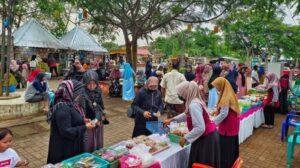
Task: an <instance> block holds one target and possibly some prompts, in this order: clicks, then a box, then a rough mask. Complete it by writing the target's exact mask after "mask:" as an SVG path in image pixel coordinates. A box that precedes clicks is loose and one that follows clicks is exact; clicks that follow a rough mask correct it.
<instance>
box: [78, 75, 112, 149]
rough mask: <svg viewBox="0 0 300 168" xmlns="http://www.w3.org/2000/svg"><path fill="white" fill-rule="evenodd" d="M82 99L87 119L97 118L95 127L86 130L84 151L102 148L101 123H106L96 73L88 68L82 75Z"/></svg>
mask: <svg viewBox="0 0 300 168" xmlns="http://www.w3.org/2000/svg"><path fill="white" fill-rule="evenodd" d="M83 83H84V85H85V89H84V94H83V95H84V99H83V101H81V103H82V107H83V109H84V112H85V116H86V118H87V119H89V120H95V121H96V120H97V123H96V125H97V126H96V128H94V129H91V130H87V131H86V136H85V142H84V148H85V151H86V152H93V151H95V150H98V149H100V148H103V141H104V140H103V124H108V121H107V120H106V117H105V113H104V104H103V100H102V91H101V89H100V88H99V83H98V74H97V73H96V72H95V71H93V70H88V71H87V72H86V73H85V74H84V75H83Z"/></svg>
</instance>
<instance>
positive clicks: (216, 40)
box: [151, 27, 226, 57]
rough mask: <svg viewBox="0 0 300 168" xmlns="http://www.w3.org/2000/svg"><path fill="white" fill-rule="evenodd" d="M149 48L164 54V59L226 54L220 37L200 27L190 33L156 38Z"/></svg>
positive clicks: (185, 32)
mask: <svg viewBox="0 0 300 168" xmlns="http://www.w3.org/2000/svg"><path fill="white" fill-rule="evenodd" d="M151 48H152V49H154V50H158V51H160V52H162V53H164V54H165V55H166V57H171V56H174V55H180V54H184V53H187V54H188V55H189V56H194V57H199V56H209V57H216V56H220V55H224V54H226V48H225V46H224V44H223V42H222V38H221V36H219V35H217V34H214V33H212V32H211V30H208V29H204V28H200V27H198V28H196V30H195V31H192V32H187V31H182V32H178V33H176V34H173V35H171V36H170V37H158V38H157V39H156V40H155V41H154V42H153V43H152V44H151Z"/></svg>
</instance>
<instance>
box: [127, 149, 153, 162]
mask: <svg viewBox="0 0 300 168" xmlns="http://www.w3.org/2000/svg"><path fill="white" fill-rule="evenodd" d="M150 149H151V147H149V146H146V145H145V144H138V145H136V146H135V147H133V148H132V149H131V150H130V151H129V153H130V154H133V155H137V156H139V157H140V158H141V160H142V165H143V167H148V166H151V165H152V164H153V163H154V158H153V156H152V155H151V154H150V153H149V151H150Z"/></svg>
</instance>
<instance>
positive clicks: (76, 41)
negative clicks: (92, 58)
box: [60, 26, 108, 54]
mask: <svg viewBox="0 0 300 168" xmlns="http://www.w3.org/2000/svg"><path fill="white" fill-rule="evenodd" d="M60 42H61V43H63V44H64V45H65V46H67V47H68V48H69V49H72V50H76V51H88V52H97V53H101V54H106V53H108V51H107V49H105V48H104V47H102V46H101V45H100V44H99V43H98V42H97V41H96V40H95V38H94V37H93V36H91V35H90V34H89V33H88V32H86V31H85V30H83V29H82V28H80V27H79V26H76V27H74V28H73V29H72V30H71V31H69V32H68V33H67V34H66V35H64V36H63V37H62V38H61V40H60Z"/></svg>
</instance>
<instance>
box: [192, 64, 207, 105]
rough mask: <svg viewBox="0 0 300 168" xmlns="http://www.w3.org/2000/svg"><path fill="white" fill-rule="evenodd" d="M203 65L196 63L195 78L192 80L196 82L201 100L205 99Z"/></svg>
mask: <svg viewBox="0 0 300 168" xmlns="http://www.w3.org/2000/svg"><path fill="white" fill-rule="evenodd" d="M204 69H205V66H204V65H203V64H198V65H197V67H196V69H195V79H194V81H195V82H196V83H197V84H198V86H199V90H200V95H201V98H202V100H203V101H206V97H205V92H204V86H203V85H204V79H203V72H204Z"/></svg>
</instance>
